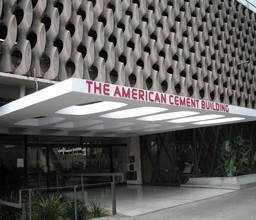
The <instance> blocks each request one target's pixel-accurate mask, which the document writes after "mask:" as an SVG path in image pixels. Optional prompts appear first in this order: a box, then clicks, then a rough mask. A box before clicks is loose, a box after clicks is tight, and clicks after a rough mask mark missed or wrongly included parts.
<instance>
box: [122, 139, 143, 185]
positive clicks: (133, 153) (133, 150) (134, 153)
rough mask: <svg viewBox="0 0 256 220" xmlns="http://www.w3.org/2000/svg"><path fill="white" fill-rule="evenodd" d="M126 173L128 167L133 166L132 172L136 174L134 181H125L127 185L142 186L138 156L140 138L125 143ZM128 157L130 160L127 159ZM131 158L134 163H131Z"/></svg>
mask: <svg viewBox="0 0 256 220" xmlns="http://www.w3.org/2000/svg"><path fill="white" fill-rule="evenodd" d="M127 156H128V157H127V165H126V169H127V171H131V170H130V166H131V165H132V166H134V170H133V171H135V172H136V174H137V179H136V180H127V184H142V174H141V156H140V138H139V137H131V138H129V139H128V141H127ZM129 157H130V158H129ZM131 157H134V161H131V160H130V159H131Z"/></svg>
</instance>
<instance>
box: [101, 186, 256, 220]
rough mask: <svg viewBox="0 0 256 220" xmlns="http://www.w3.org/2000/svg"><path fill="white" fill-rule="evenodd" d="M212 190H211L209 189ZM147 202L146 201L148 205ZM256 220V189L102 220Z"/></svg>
mask: <svg viewBox="0 0 256 220" xmlns="http://www.w3.org/2000/svg"><path fill="white" fill-rule="evenodd" d="M209 190H211V189H209ZM146 202H147V201H145V203H146ZM156 205H157V204H156ZM120 219H123V220H188V219H189V220H204V219H207V220H242V219H246V220H255V219H256V187H252V188H248V189H244V190H238V191H233V192H229V193H224V194H222V195H217V196H213V197H212V196H211V197H209V198H203V199H199V200H195V201H192V202H189V203H184V204H180V205H177V206H172V207H169V208H164V209H161V210H157V211H152V212H148V213H145V214H140V215H136V216H126V215H123V214H117V215H116V216H110V217H106V218H102V220H120Z"/></svg>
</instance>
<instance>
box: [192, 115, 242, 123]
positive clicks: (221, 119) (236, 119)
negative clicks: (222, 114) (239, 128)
mask: <svg viewBox="0 0 256 220" xmlns="http://www.w3.org/2000/svg"><path fill="white" fill-rule="evenodd" d="M244 119H245V118H241V117H232V118H220V119H215V120H207V121H199V122H195V123H193V124H194V125H210V124H220V123H226V122H234V121H241V120H244Z"/></svg>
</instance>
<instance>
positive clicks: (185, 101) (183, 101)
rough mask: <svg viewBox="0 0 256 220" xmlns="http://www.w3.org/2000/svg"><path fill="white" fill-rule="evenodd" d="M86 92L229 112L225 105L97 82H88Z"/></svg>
mask: <svg viewBox="0 0 256 220" xmlns="http://www.w3.org/2000/svg"><path fill="white" fill-rule="evenodd" d="M85 82H86V92H87V93H90V94H97V95H104V96H110V97H117V98H123V99H130V100H138V101H146V102H153V103H161V104H167V105H172V106H181V107H189V108H198V109H204V110H211V111H218V112H229V106H228V105H227V104H224V103H217V102H211V101H206V100H201V99H194V98H190V97H183V96H178V95H172V94H167V93H161V92H155V91H149V90H143V89H138V88H131V87H125V86H119V85H113V84H107V83H102V82H97V81H89V80H86V81H85Z"/></svg>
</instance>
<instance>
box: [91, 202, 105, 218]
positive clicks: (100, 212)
mask: <svg viewBox="0 0 256 220" xmlns="http://www.w3.org/2000/svg"><path fill="white" fill-rule="evenodd" d="M88 208H89V210H90V211H91V212H92V213H93V216H94V217H95V218H98V217H102V216H105V215H106V214H107V210H106V209H105V208H104V206H103V205H102V204H101V203H100V202H97V201H93V200H89V201H88Z"/></svg>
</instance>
